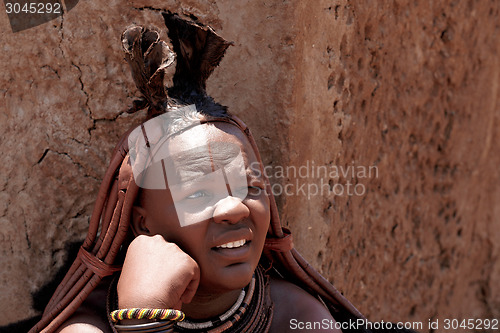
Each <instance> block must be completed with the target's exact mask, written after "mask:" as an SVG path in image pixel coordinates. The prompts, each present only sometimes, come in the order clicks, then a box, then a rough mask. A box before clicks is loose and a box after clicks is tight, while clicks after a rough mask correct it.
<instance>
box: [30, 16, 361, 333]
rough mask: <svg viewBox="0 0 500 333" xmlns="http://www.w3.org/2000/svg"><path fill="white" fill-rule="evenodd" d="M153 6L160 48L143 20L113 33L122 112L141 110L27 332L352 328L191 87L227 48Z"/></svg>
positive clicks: (227, 132)
mask: <svg viewBox="0 0 500 333" xmlns="http://www.w3.org/2000/svg"><path fill="white" fill-rule="evenodd" d="M163 16H164V19H165V23H166V26H167V28H168V36H169V38H170V39H171V43H172V46H173V52H172V51H171V50H170V49H169V47H168V46H167V44H166V43H165V42H163V41H161V40H160V39H159V34H158V32H157V31H155V30H154V29H147V28H143V27H139V26H133V27H130V28H128V29H127V30H126V31H125V32H124V33H123V35H122V43H123V48H124V51H125V54H126V59H127V61H128V63H129V64H130V66H131V69H132V76H133V78H134V81H135V83H136V85H137V87H138V89H139V90H140V92H141V93H142V96H143V97H142V98H141V99H140V100H138V101H136V102H134V107H133V108H132V109H131V112H135V111H137V110H141V109H144V108H146V107H147V110H148V120H147V121H145V122H144V123H143V124H141V125H139V126H136V127H135V128H133V129H132V130H130V131H129V132H128V133H126V134H125V135H124V137H123V138H122V140H121V142H120V143H119V144H118V145H117V148H116V149H115V152H114V154H113V157H112V159H111V163H110V166H109V168H108V170H107V172H106V174H105V176H104V179H103V182H102V185H101V188H100V190H99V194H98V198H97V201H96V204H95V207H94V211H93V214H92V217H91V220H90V227H89V232H88V235H87V238H86V239H85V241H84V243H83V245H82V246H81V248H80V251H79V253H78V256H77V258H76V260H75V261H74V263H73V265H72V266H71V268H70V270H69V271H68V273H67V275H66V276H65V278H64V280H63V281H62V282H61V284H60V285H59V287H58V288H57V290H56V291H55V293H54V295H53V296H52V298H51V300H50V302H49V304H48V305H47V307H46V309H45V311H44V313H43V316H42V319H41V320H40V322H38V324H37V325H36V326H35V327H33V328H32V330H31V331H30V332H64V333H70V332H78V333H84V332H172V331H175V332H288V331H293V332H296V331H300V330H299V329H297V328H304V329H305V328H311V327H310V326H309V327H305V326H304V323H315V326H314V327H312V328H313V330H309V331H328V332H349V331H354V332H364V331H365V330H364V329H362V328H361V327H360V326H357V327H356V329H353V328H352V326H351V327H349V326H347V325H346V326H342V327H343V328H344V329H342V330H340V329H339V325H338V324H340V323H352V322H355V321H357V320H363V319H364V317H363V316H362V315H361V313H359V312H358V310H356V308H355V307H354V306H352V305H351V304H350V303H349V302H348V301H347V300H346V299H345V298H344V297H343V296H342V295H341V294H340V293H339V292H338V291H337V290H336V289H335V288H334V287H333V286H332V285H331V284H330V283H329V282H328V281H327V280H325V279H324V278H323V277H322V276H321V275H320V274H318V273H317V272H316V271H315V270H314V269H313V268H312V267H311V266H310V265H309V264H308V263H307V262H306V261H305V260H304V259H303V258H302V257H301V256H300V254H299V253H298V252H297V251H296V250H295V249H294V248H293V243H292V236H291V234H290V232H289V231H288V230H286V229H284V228H282V227H281V224H280V220H279V216H278V212H277V209H276V204H275V200H274V197H273V196H272V191H271V188H270V183H269V181H268V179H267V178H266V176H265V174H264V172H263V165H262V162H261V159H260V156H259V152H258V150H257V147H256V145H255V142H254V140H253V138H252V135H251V133H250V131H249V129H248V128H247V127H246V126H245V124H244V123H243V122H241V121H240V120H239V119H238V118H236V117H235V116H231V115H230V114H229V113H227V111H226V108H225V107H223V106H221V105H219V104H217V103H215V102H214V101H213V99H212V98H211V97H209V96H208V95H207V94H206V92H205V82H206V80H207V78H208V76H209V75H210V74H211V72H212V71H213V69H214V68H215V67H216V66H217V65H218V63H219V62H220V60H221V59H222V57H223V54H224V52H225V50H226V48H227V47H228V46H229V45H230V44H229V43H228V42H226V41H225V40H223V39H222V38H221V37H219V36H218V35H217V34H215V32H214V31H213V30H212V29H210V28H209V27H206V26H203V25H202V24H200V23H197V22H193V21H190V20H185V19H182V18H180V17H179V16H177V15H175V14H171V13H164V14H163ZM172 76H173V78H172ZM169 80H170V82H171V83H170V86H169V87H168V88H166V87H165V84H164V82H167V81H169ZM301 323H302V326H300V324H301ZM319 323H321V326H318V324H319ZM336 323H337V324H336Z"/></svg>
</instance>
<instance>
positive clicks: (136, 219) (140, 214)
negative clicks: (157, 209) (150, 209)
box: [131, 206, 150, 237]
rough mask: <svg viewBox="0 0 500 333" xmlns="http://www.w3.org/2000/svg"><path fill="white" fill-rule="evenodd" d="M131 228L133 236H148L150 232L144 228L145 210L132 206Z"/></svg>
mask: <svg viewBox="0 0 500 333" xmlns="http://www.w3.org/2000/svg"><path fill="white" fill-rule="evenodd" d="M131 228H132V232H133V233H134V236H136V237H137V236H139V235H149V234H150V231H149V229H148V228H147V226H146V210H145V209H144V208H142V207H140V206H132V221H131Z"/></svg>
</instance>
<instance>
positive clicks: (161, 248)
mask: <svg viewBox="0 0 500 333" xmlns="http://www.w3.org/2000/svg"><path fill="white" fill-rule="evenodd" d="M199 281H200V269H199V267H198V264H197V263H196V261H194V260H193V259H192V258H191V257H190V256H189V255H187V254H186V253H185V252H183V251H182V250H181V249H180V248H179V247H178V246H177V245H176V244H174V243H169V242H167V241H166V240H165V239H164V238H163V237H162V236H160V235H156V236H144V235H141V236H138V237H136V238H135V239H134V240H133V241H132V243H131V244H130V246H129V248H128V251H127V255H126V257H125V262H124V264H123V270H122V273H121V275H120V279H119V280H118V286H117V292H118V306H119V308H120V309H125V308H162V309H178V310H180V309H181V306H182V303H189V302H191V300H192V298H193V297H194V295H195V293H196V290H197V289H198V283H199Z"/></svg>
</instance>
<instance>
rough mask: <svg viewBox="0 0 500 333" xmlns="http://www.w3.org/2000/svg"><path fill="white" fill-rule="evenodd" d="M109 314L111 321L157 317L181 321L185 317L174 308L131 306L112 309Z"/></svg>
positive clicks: (158, 318)
mask: <svg viewBox="0 0 500 333" xmlns="http://www.w3.org/2000/svg"><path fill="white" fill-rule="evenodd" d="M109 316H110V317H111V320H112V321H113V322H115V323H116V322H118V321H120V320H123V319H157V320H173V321H182V320H184V318H185V317H186V316H185V315H184V312H182V311H179V310H174V309H147V308H131V309H121V310H115V311H112V312H111V313H110V314H109Z"/></svg>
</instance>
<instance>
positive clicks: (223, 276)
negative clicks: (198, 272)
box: [198, 263, 255, 293]
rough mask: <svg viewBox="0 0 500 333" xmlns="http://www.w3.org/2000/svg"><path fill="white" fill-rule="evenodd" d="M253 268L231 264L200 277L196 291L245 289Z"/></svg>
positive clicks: (212, 291) (241, 264)
mask: <svg viewBox="0 0 500 333" xmlns="http://www.w3.org/2000/svg"><path fill="white" fill-rule="evenodd" d="M254 270H255V267H253V265H251V264H249V263H240V264H233V265H229V266H226V267H222V268H220V269H218V270H217V271H216V272H212V273H211V274H210V276H203V273H202V276H201V281H200V286H199V287H198V291H201V292H204V293H205V292H208V293H214V292H220V293H223V292H228V291H232V290H236V289H242V288H245V287H246V286H247V285H248V284H249V283H250V281H251V280H252V276H253V273H254Z"/></svg>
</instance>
